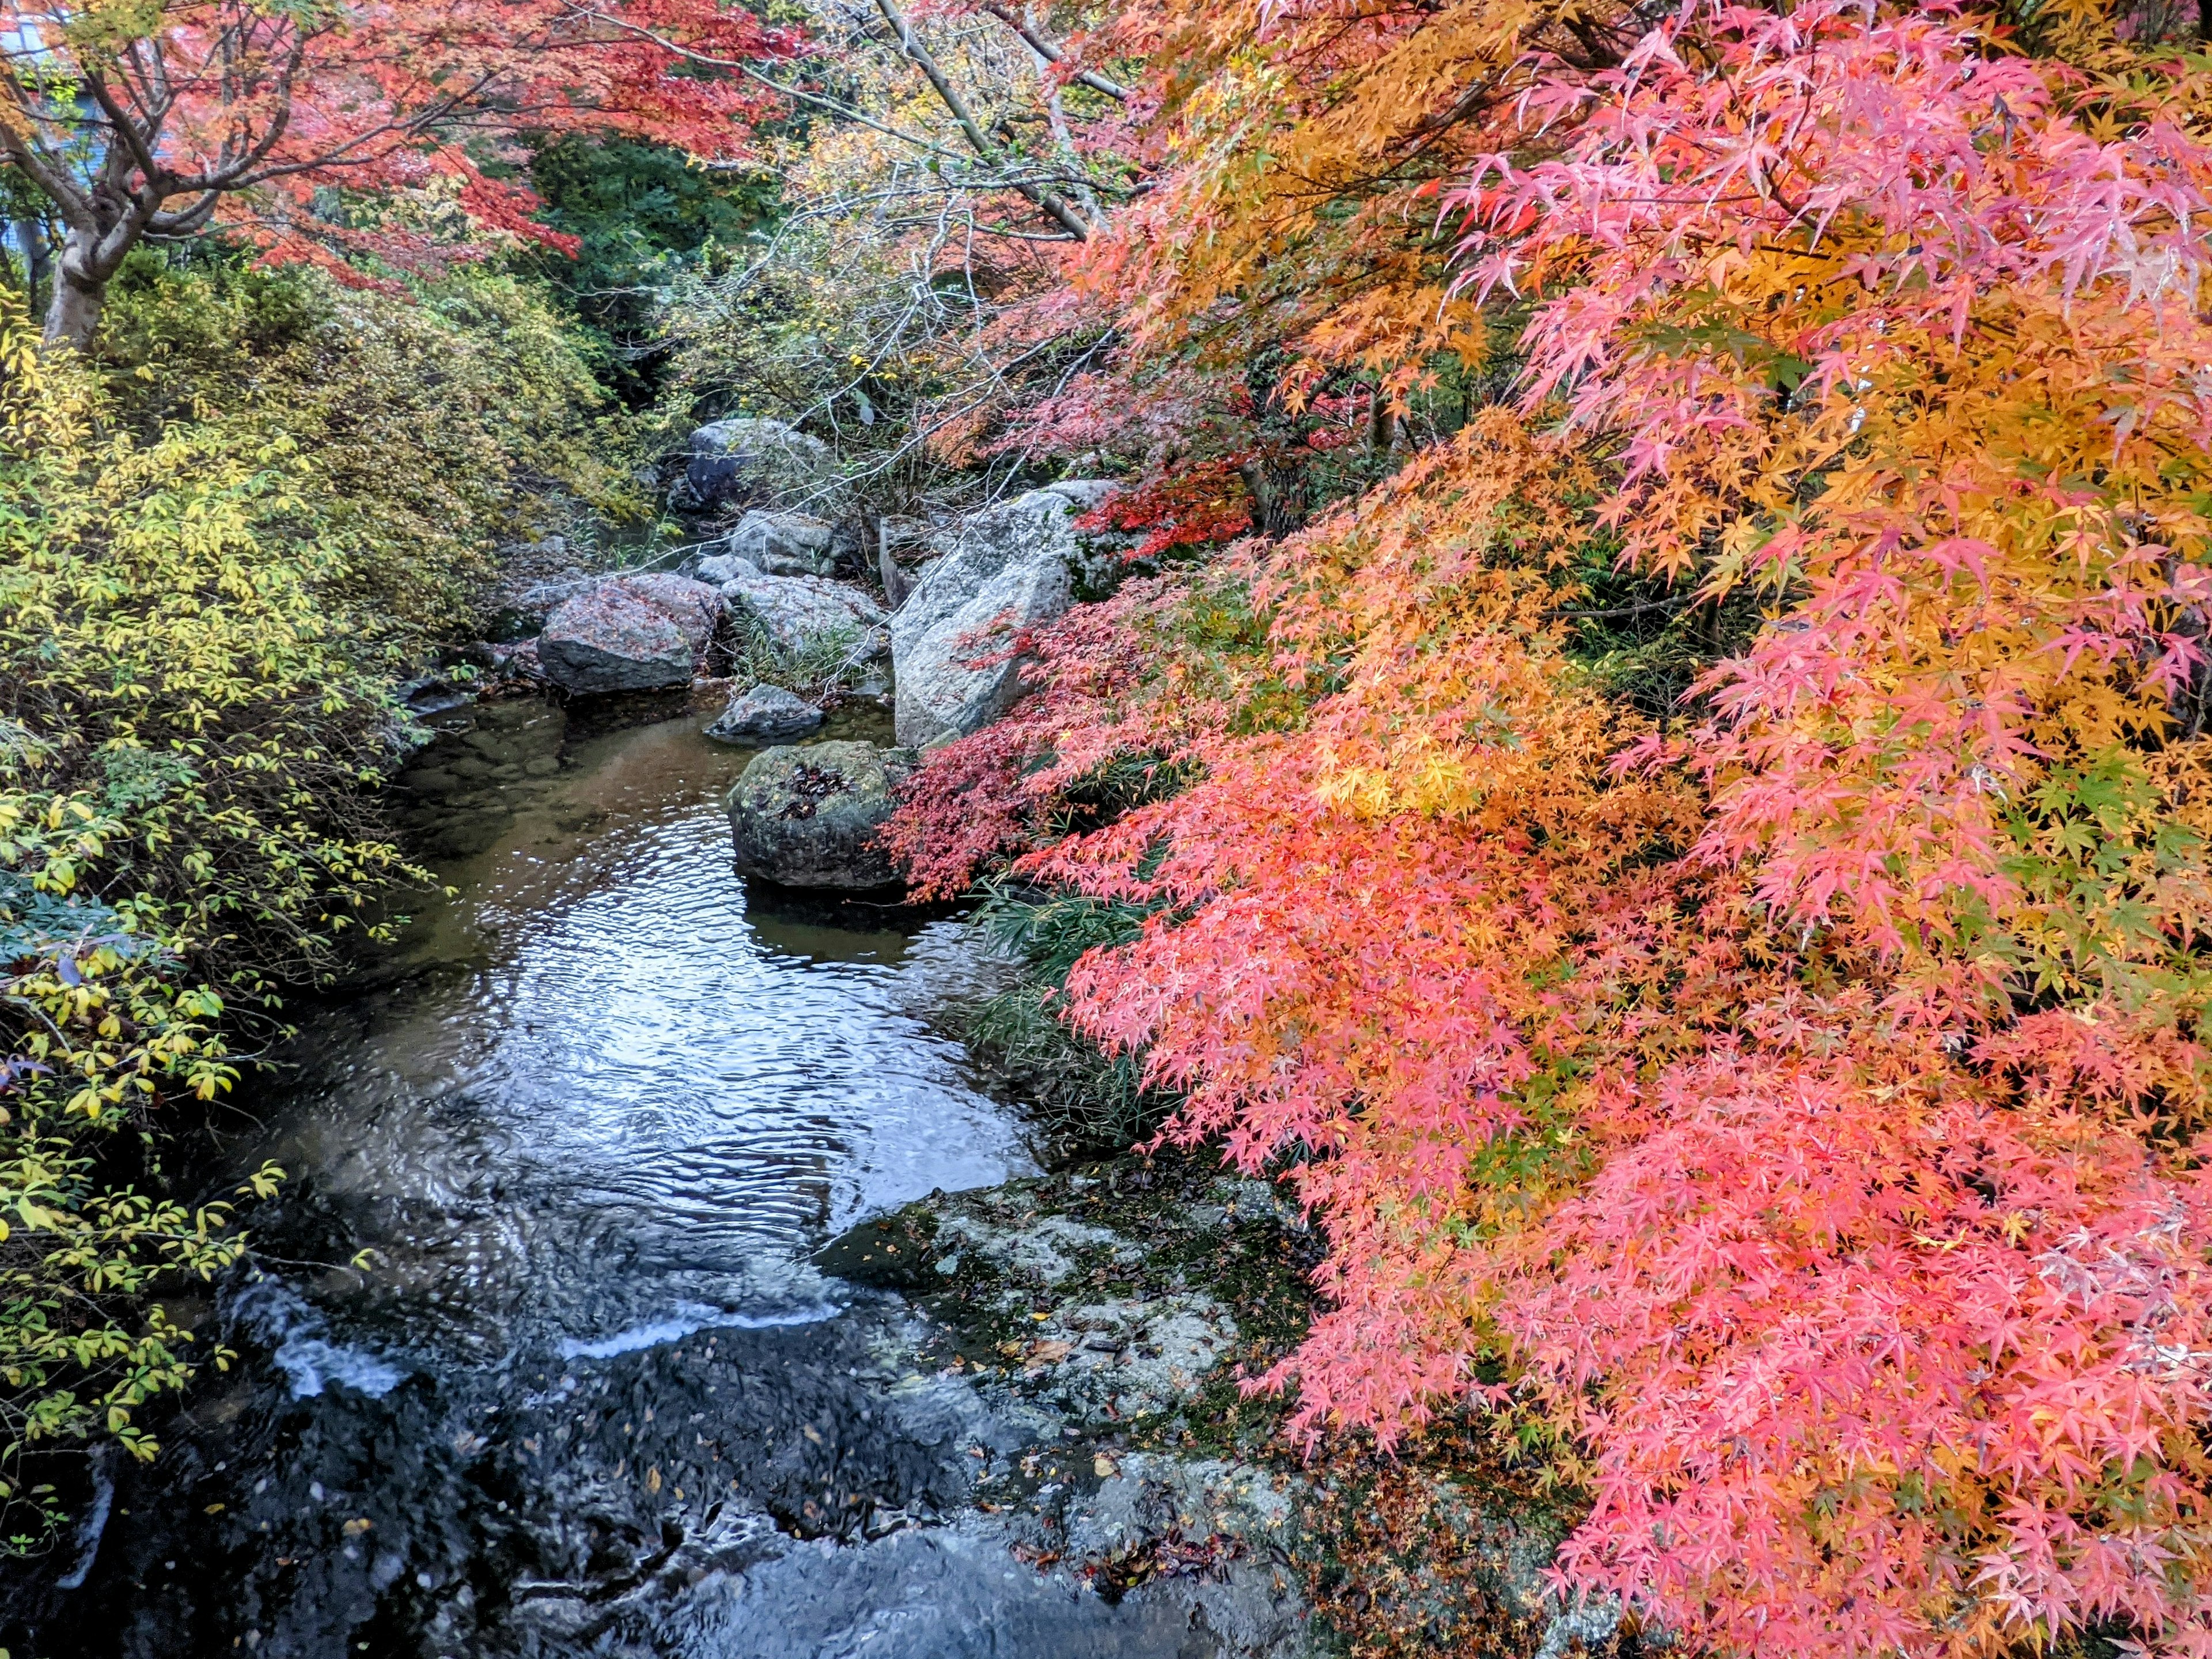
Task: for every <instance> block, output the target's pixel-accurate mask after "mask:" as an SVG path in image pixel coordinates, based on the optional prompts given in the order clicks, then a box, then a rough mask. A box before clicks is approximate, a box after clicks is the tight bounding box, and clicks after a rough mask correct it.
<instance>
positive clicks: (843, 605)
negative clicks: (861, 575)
mask: <svg viewBox="0 0 2212 1659" xmlns="http://www.w3.org/2000/svg"><path fill="white" fill-rule="evenodd" d="M722 597H723V599H726V600H727V601H728V602H729V605H730V608H731V609H732V611H735V612H737V613H738V615H739V616H740V617H742V618H743V619H744V623H746V625H748V626H750V627H751V628H754V629H758V630H759V632H760V633H761V634H762V635H764V636H765V637H766V638H767V639H768V640H769V641H770V642H771V643H772V644H773V645H774V646H775V647H776V649H777V650H779V651H781V652H783V653H785V654H786V655H792V656H795V655H799V654H800V653H821V652H823V651H824V650H827V649H831V648H835V649H838V650H842V651H848V652H850V653H853V655H854V659H855V660H856V661H863V662H864V661H866V660H868V659H871V658H874V657H879V656H881V655H882V654H883V653H884V649H885V647H886V646H887V644H888V640H887V637H886V636H885V635H884V632H883V623H884V613H883V611H882V610H881V608H880V607H878V605H877V604H876V603H875V601H874V600H873V599H870V598H869V597H868V596H867V595H866V593H863V592H861V591H860V589H859V588H857V587H849V586H846V585H845V584H844V583H843V582H834V581H830V580H828V579H827V578H825V577H821V576H738V577H737V578H735V579H733V580H730V581H727V582H725V583H723V584H722Z"/></svg>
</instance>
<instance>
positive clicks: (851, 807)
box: [726, 743, 915, 890]
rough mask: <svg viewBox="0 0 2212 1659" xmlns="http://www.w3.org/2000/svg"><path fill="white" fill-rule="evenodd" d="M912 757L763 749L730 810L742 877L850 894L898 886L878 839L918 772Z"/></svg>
mask: <svg viewBox="0 0 2212 1659" xmlns="http://www.w3.org/2000/svg"><path fill="white" fill-rule="evenodd" d="M914 762H915V757H914V753H913V751H912V750H899V749H877V748H874V747H872V745H870V744H865V743H817V744H807V745H806V746H805V747H804V748H796V749H794V748H784V747H779V748H775V749H764V750H762V751H761V752H760V753H759V754H758V755H757V756H756V757H754V759H753V763H752V764H751V765H750V766H748V767H746V768H745V770H744V775H743V776H742V777H740V778H739V779H738V782H737V787H735V788H733V789H732V790H731V791H730V793H729V799H728V800H727V802H726V805H727V807H728V809H729V814H730V828H731V829H732V832H733V835H734V836H735V839H736V842H737V865H738V873H739V874H740V875H745V876H757V877H759V878H763V879H764V880H767V881H772V882H775V883H777V884H780V885H782V886H785V887H829V888H844V889H848V890H865V889H868V888H879V887H889V886H891V885H893V884H896V882H897V880H898V872H897V871H896V868H895V867H894V866H892V863H891V859H890V854H889V853H887V852H885V851H884V849H883V848H880V847H878V846H877V845H876V831H877V830H878V829H879V828H881V827H882V825H883V823H884V820H885V819H887V818H889V817H890V815H891V810H892V807H893V806H894V805H896V801H895V799H894V796H893V793H892V792H893V791H894V790H895V789H896V787H897V786H898V784H899V783H900V782H902V781H903V780H904V779H905V777H906V775H907V774H908V772H909V771H910V770H911V769H912V768H913V766H914Z"/></svg>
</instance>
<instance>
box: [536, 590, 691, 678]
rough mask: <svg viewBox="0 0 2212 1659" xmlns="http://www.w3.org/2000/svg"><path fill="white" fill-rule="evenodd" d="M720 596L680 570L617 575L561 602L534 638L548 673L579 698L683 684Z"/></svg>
mask: <svg viewBox="0 0 2212 1659" xmlns="http://www.w3.org/2000/svg"><path fill="white" fill-rule="evenodd" d="M721 603H722V601H721V595H720V593H719V592H717V591H716V590H715V589H714V588H712V587H710V586H708V585H707V584H706V583H704V582H695V581H691V580H687V579H686V578H684V577H682V576H669V575H645V576H617V577H614V578H612V579H611V580H606V581H603V582H599V583H598V584H596V585H594V586H592V587H591V588H589V589H587V590H586V591H585V592H581V593H578V594H576V595H574V597H573V598H570V599H564V600H563V601H562V603H561V605H560V606H559V607H558V608H557V609H556V610H555V611H554V612H553V614H552V615H551V616H550V617H547V618H546V619H545V627H544V631H543V632H541V633H540V634H539V635H538V663H539V665H541V666H542V667H543V668H544V671H545V675H546V678H549V679H550V680H551V681H552V682H553V683H554V684H556V685H558V686H560V687H561V688H562V690H566V691H568V692H570V693H572V694H574V695H575V696H600V695H604V694H605V693H608V692H614V691H654V690H663V689H665V688H667V687H670V686H678V685H688V684H690V682H691V677H692V675H693V673H694V672H696V670H697V668H698V665H699V657H700V653H702V652H703V651H705V650H706V648H707V647H708V643H709V642H710V641H712V640H713V639H714V628H715V624H716V623H717V621H718V619H719V617H720V611H721Z"/></svg>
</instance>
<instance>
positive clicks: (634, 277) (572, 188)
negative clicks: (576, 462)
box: [526, 137, 776, 407]
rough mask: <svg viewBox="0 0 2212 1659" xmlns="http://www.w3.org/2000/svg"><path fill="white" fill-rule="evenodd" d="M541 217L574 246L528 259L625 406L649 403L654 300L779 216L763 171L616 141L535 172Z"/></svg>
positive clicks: (656, 385)
mask: <svg viewBox="0 0 2212 1659" xmlns="http://www.w3.org/2000/svg"><path fill="white" fill-rule="evenodd" d="M530 177H531V183H532V185H535V186H536V188H537V191H538V197H539V199H540V200H542V201H543V202H544V204H545V205H544V210H543V211H542V212H540V213H539V215H538V217H539V218H540V219H541V220H542V221H544V222H545V223H546V224H548V225H550V226H551V227H552V228H554V229H556V230H558V231H562V232H564V233H565V234H568V235H571V236H574V238H576V241H577V247H576V252H575V255H574V258H562V257H561V256H560V255H559V254H556V253H554V252H550V251H542V250H533V251H532V252H531V253H530V254H529V255H527V256H526V258H527V261H528V264H529V267H530V269H531V270H532V271H533V272H534V273H536V274H537V275H538V276H541V277H542V278H543V279H544V281H545V282H547V283H550V285H551V286H552V287H553V288H554V289H556V291H557V292H558V293H559V294H560V295H562V298H563V300H564V301H565V303H566V305H567V306H568V308H569V309H570V310H571V311H572V312H573V313H574V315H575V316H576V317H577V319H579V320H580V321H581V322H582V323H583V325H585V327H586V328H587V329H589V330H590V331H591V332H592V335H593V336H594V337H595V344H596V347H597V349H596V351H595V353H594V361H595V366H596V367H597V368H599V372H600V373H601V374H603V375H604V376H605V379H606V380H607V382H608V384H609V386H611V387H612V389H613V390H614V391H615V392H616V393H617V396H619V397H620V398H622V400H623V402H624V403H626V404H630V405H631V406H633V407H643V406H645V405H647V404H651V403H652V401H653V398H654V397H655V396H657V395H658V393H659V390H660V383H661V378H662V370H663V368H664V366H665V357H666V351H665V345H664V344H663V343H661V342H660V341H659V338H658V337H657V335H658V330H659V307H660V296H661V294H662V292H663V291H664V290H665V288H666V287H667V285H668V284H669V283H671V281H672V280H673V279H674V278H675V276H677V275H678V273H679V272H680V271H682V270H684V269H685V268H686V267H687V265H688V264H690V261H691V260H692V259H693V258H694V256H696V255H697V254H698V253H699V252H700V251H701V250H702V248H704V247H706V246H708V245H709V244H715V245H720V246H731V245H733V244H735V243H737V242H739V241H741V240H743V239H744V237H745V235H746V234H747V233H748V232H750V230H752V229H753V228H754V227H756V226H757V225H759V224H760V223H762V222H763V221H765V220H766V219H768V218H769V216H771V215H772V214H773V213H774V211H775V202H776V188H775V180H774V179H773V178H772V177H771V176H770V175H769V174H767V173H763V172H757V171H755V172H746V173H732V172H728V171H723V170H710V169H708V168H706V167H701V166H700V165H698V164H697V163H696V162H694V161H691V160H690V157H688V156H686V155H684V154H683V153H682V152H681V151H680V150H675V149H667V148H665V147H664V146H662V145H659V144H647V143H633V142H631V141H629V140H623V139H616V140H608V141H605V142H602V143H587V142H586V141H584V140H582V139H580V138H574V137H568V138H562V139H559V140H557V141H556V142H555V143H550V144H547V145H546V146H545V147H544V149H540V150H539V151H538V154H537V155H536V156H534V157H533V158H532V161H531V167H530Z"/></svg>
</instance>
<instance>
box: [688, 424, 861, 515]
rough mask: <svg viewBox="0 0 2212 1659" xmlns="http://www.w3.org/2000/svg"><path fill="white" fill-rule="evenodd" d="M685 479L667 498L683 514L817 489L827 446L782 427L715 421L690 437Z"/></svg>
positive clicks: (828, 461)
mask: <svg viewBox="0 0 2212 1659" xmlns="http://www.w3.org/2000/svg"><path fill="white" fill-rule="evenodd" d="M687 452H688V453H687V455H686V459H685V461H684V473H683V476H682V477H680V478H679V479H678V480H677V482H676V484H675V486H674V488H673V489H671V491H670V492H669V505H670V506H671V507H675V508H676V509H677V511H678V512H681V513H713V512H715V511H717V510H719V509H721V508H724V507H741V506H744V505H746V504H748V503H750V502H753V501H765V500H767V499H769V498H770V497H772V496H775V495H785V494H788V493H791V492H793V491H798V490H805V489H811V488H819V487H820V486H821V485H823V483H825V482H826V481H827V479H828V477H829V472H830V469H831V465H832V463H833V460H834V459H835V458H834V457H833V456H832V454H831V453H830V450H829V445H827V444H825V443H823V441H821V440H820V439H819V438H816V437H812V436H810V435H808V434H806V433H804V432H801V431H799V428H796V427H794V426H792V425H789V424H788V423H787V422H782V421H773V420H765V419H756V420H744V419H739V420H728V421H715V422H712V423H710V424H708V425H707V426H702V427H700V428H697V429H696V431H694V432H693V433H692V435H691V439H690V443H689V445H688V446H687Z"/></svg>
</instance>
